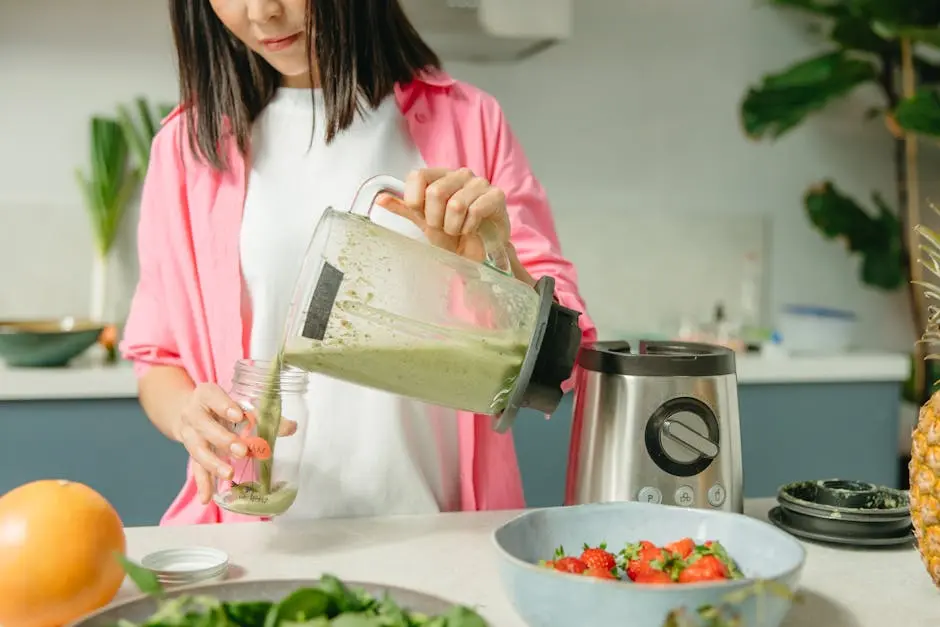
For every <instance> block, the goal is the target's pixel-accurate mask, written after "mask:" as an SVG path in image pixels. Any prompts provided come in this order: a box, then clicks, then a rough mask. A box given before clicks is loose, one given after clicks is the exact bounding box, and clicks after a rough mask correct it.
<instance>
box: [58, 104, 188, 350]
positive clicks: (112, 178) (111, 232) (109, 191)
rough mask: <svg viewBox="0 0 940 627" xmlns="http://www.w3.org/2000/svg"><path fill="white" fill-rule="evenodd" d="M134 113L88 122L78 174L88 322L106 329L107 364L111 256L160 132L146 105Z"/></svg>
mask: <svg viewBox="0 0 940 627" xmlns="http://www.w3.org/2000/svg"><path fill="white" fill-rule="evenodd" d="M135 109H136V115H134V114H132V113H131V111H130V109H129V108H128V107H127V106H124V105H121V106H119V107H118V108H117V114H116V115H115V116H114V117H110V116H104V115H95V116H93V117H92V118H91V120H90V121H89V135H90V137H89V139H90V155H89V164H88V166H87V169H78V170H77V171H76V180H77V181H78V185H79V188H80V189H81V192H82V197H83V200H84V205H85V208H86V210H87V211H88V216H89V219H90V221H91V228H92V235H93V238H94V257H93V265H92V281H91V310H90V318H91V319H92V320H93V321H95V322H99V323H101V324H104V325H108V326H107V328H106V331H105V333H104V334H103V335H102V343H103V344H104V345H105V348H106V349H107V350H108V356H109V359H111V360H113V359H114V358H115V357H116V354H115V344H116V341H117V332H116V327H115V326H114V325H115V323H117V322H118V320H115V319H114V313H113V312H110V311H108V305H109V302H110V297H111V295H110V293H109V283H110V281H109V277H110V270H111V264H112V252H113V250H114V243H115V241H116V239H117V237H118V233H119V232H120V227H121V223H122V221H123V219H124V216H125V214H126V213H127V209H128V206H129V205H130V203H131V202H132V201H133V200H134V198H135V197H136V194H137V191H138V189H139V187H140V183H141V181H142V180H143V176H144V173H145V172H146V170H147V163H148V161H149V158H150V144H151V142H152V141H153V137H154V135H156V132H157V130H158V125H157V123H156V122H155V119H159V118H156V116H155V115H154V113H153V110H152V108H151V106H150V105H149V104H148V102H147V100H146V99H144V98H137V99H136V100H135ZM159 109H160V111H159V112H158V115H159V114H160V113H162V114H164V115H165V113H166V112H168V111H169V109H170V107H168V106H162V107H160V108H159ZM161 117H162V116H161Z"/></svg>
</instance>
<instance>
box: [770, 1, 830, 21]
mask: <svg viewBox="0 0 940 627" xmlns="http://www.w3.org/2000/svg"><path fill="white" fill-rule="evenodd" d="M770 4H771V5H773V6H776V7H780V8H789V9H799V10H801V11H806V12H808V13H812V14H814V15H821V16H825V17H840V16H843V15H846V14H848V6H847V5H846V3H845V2H843V1H842V0H770Z"/></svg>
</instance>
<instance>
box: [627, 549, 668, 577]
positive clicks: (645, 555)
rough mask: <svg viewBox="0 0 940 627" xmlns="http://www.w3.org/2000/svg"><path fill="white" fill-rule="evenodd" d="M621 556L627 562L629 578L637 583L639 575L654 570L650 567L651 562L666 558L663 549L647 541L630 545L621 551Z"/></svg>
mask: <svg viewBox="0 0 940 627" xmlns="http://www.w3.org/2000/svg"><path fill="white" fill-rule="evenodd" d="M621 555H622V556H623V559H624V561H625V562H626V567H625V570H626V571H627V576H628V577H629V578H630V579H632V580H633V581H636V580H637V577H638V576H639V575H641V574H643V573H646V572H649V571H650V570H652V569H651V567H650V563H651V562H653V561H655V560H661V559H663V558H664V557H665V556H664V555H663V550H662V549H660V548H659V547H657V546H656V545H655V544H653V543H652V542H649V541H647V540H643V541H641V542H638V543H636V544H628V545H627V546H626V548H624V550H623V551H621Z"/></svg>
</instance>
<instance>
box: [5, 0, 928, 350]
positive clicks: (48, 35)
mask: <svg viewBox="0 0 940 627" xmlns="http://www.w3.org/2000/svg"><path fill="white" fill-rule="evenodd" d="M576 5H577V10H576V29H577V36H576V37H575V38H574V40H573V41H571V42H569V43H566V44H565V45H562V46H559V47H556V48H553V49H551V50H549V51H547V52H545V53H543V54H542V55H540V56H539V57H536V58H534V59H531V60H529V61H527V62H524V63H521V64H518V65H510V66H496V67H492V66H491V67H479V66H464V65H456V64H452V65H449V68H448V69H450V71H451V72H452V73H454V74H455V75H456V76H458V77H459V78H463V79H465V80H469V81H471V82H474V83H476V84H477V85H479V86H480V87H482V88H484V89H486V90H488V91H490V92H492V93H493V94H495V95H496V96H497V97H498V98H499V99H500V101H501V102H502V104H503V106H504V108H505V110H506V112H507V115H508V116H509V119H510V121H511V122H512V124H513V126H514V128H515V130H516V132H517V134H518V135H519V137H520V139H521V140H522V142H523V145H524V146H525V148H526V150H527V152H528V154H529V157H530V159H531V161H532V163H533V165H534V168H535V171H536V173H537V175H538V176H539V177H540V178H541V180H542V182H543V183H544V185H545V186H546V188H547V190H548V192H549V194H550V196H551V198H552V200H553V204H554V207H555V211H556V216H557V222H558V227H559V232H560V234H561V237H562V240H563V244H564V246H565V249H566V252H567V253H568V254H569V255H570V256H571V257H572V258H573V259H574V260H575V261H576V262H578V263H579V265H582V266H583V265H590V266H591V267H596V264H597V263H598V262H597V260H598V259H599V257H598V248H599V246H598V244H597V240H594V239H592V238H591V237H590V236H589V235H586V234H585V229H584V228H583V227H579V226H578V225H579V224H580V225H583V224H584V223H595V224H596V228H597V230H598V232H599V233H607V234H610V233H619V234H622V237H623V240H624V241H625V242H627V244H626V245H623V246H619V247H613V246H611V247H609V248H608V249H607V250H603V251H601V253H602V254H603V255H609V259H610V264H611V267H612V268H614V269H616V268H617V267H624V266H631V267H637V266H639V267H644V266H643V264H649V259H648V257H646V256H644V255H646V254H647V253H642V254H637V255H636V257H631V253H632V249H631V246H630V245H629V241H630V239H631V238H634V239H636V238H644V237H646V234H645V233H642V232H640V233H637V232H635V231H636V230H637V229H633V230H631V228H630V226H631V224H634V225H637V224H641V223H642V222H641V221H636V220H635V218H637V216H644V215H645V216H649V215H655V214H663V215H675V216H677V220H679V222H677V225H681V224H682V223H683V219H682V218H681V216H682V215H683V214H686V215H691V216H692V217H694V219H695V220H697V221H698V222H702V221H708V220H709V216H711V215H714V216H716V218H715V219H716V220H718V219H719V217H721V216H725V218H726V217H727V215H728V214H744V215H748V216H750V217H751V219H759V218H761V217H769V218H770V220H771V221H772V225H773V234H772V238H771V242H770V247H769V249H768V250H767V251H766V252H768V253H769V255H770V257H769V267H768V270H769V276H770V278H771V279H772V284H771V286H770V293H769V304H770V306H771V308H776V307H778V306H779V305H781V304H782V303H787V302H813V303H818V304H823V305H833V306H841V307H850V308H854V309H856V310H857V311H858V312H859V313H860V315H861V316H862V325H861V326H862V328H861V331H862V336H863V338H864V342H863V343H864V344H865V345H867V346H871V347H894V348H907V347H908V346H909V343H910V340H911V338H912V337H913V336H912V333H911V331H910V330H909V329H908V323H907V316H906V313H905V302H904V298H903V297H902V296H901V295H900V294H897V295H894V296H885V295H883V294H881V293H879V292H877V291H873V290H868V289H866V288H863V287H862V286H860V285H859V282H858V280H857V279H856V270H855V263H854V262H853V261H851V260H849V258H848V257H847V256H846V255H845V253H844V251H843V250H842V249H841V248H840V247H839V246H838V245H837V244H834V243H828V242H824V241H823V240H822V238H821V237H820V236H819V235H818V234H817V233H816V232H814V231H813V230H812V229H811V227H810V226H809V224H808V221H807V220H806V218H805V217H804V215H803V212H802V208H801V204H800V198H801V194H802V192H803V191H804V189H805V188H806V187H807V186H808V185H809V184H811V183H812V182H814V181H816V180H818V179H821V178H823V177H832V178H833V179H835V181H836V182H837V183H838V184H839V185H840V186H841V187H842V188H844V189H846V190H848V191H849V192H850V193H853V194H855V195H856V196H858V197H859V198H862V199H865V198H867V197H868V195H869V193H870V191H871V190H872V189H881V190H882V191H884V192H885V195H886V197H887V198H889V199H892V198H893V194H892V193H891V182H892V179H891V162H890V146H889V139H888V137H887V135H886V133H885V132H884V131H883V130H882V129H881V128H880V126H879V125H878V124H877V123H872V124H869V125H868V127H867V129H865V127H864V125H863V123H862V122H861V121H860V118H861V114H862V112H863V111H864V110H865V108H866V102H865V100H866V98H865V96H864V95H861V96H860V97H857V98H855V99H853V101H852V102H851V103H847V104H845V105H840V106H838V107H834V108H832V109H830V110H829V111H827V112H826V113H825V114H824V115H823V116H821V117H820V118H818V119H816V120H814V121H813V122H811V123H809V124H807V125H806V126H805V127H803V128H801V129H800V130H798V131H797V132H795V133H793V135H792V136H790V137H788V138H787V139H785V140H784V141H782V142H780V143H779V144H777V145H755V144H752V143H750V142H748V141H747V140H745V139H744V138H743V136H742V134H741V132H740V129H739V126H738V121H737V117H736V111H737V104H738V102H739V100H740V98H741V95H742V94H743V92H744V89H745V87H746V85H747V84H749V83H752V82H754V81H755V80H757V79H758V78H759V77H760V76H761V74H763V73H765V72H767V71H772V70H776V69H778V68H780V67H783V66H784V65H785V64H787V63H789V62H791V61H792V60H794V59H796V58H798V57H800V56H803V55H806V54H809V53H811V52H812V51H813V50H814V45H815V44H814V42H813V41H812V39H811V38H810V36H808V35H807V34H806V33H805V30H804V29H803V27H802V26H801V25H799V24H798V23H797V22H795V21H793V20H792V19H787V18H785V17H784V16H782V15H781V14H779V13H776V12H774V11H772V10H770V9H758V8H754V4H753V3H751V2H749V1H748V0H711V1H710V2H705V1H704V0H699V1H696V2H679V1H678V0H669V1H666V0H630V1H629V2H627V1H615V0H577V1H576ZM165 10H166V9H165V3H163V2H141V3H134V2H126V1H125V0H80V1H79V2H67V1H65V0H32V1H31V2H28V3H27V2H14V1H13V0H0V86H2V87H0V91H2V98H0V103H2V104H0V107H2V111H3V113H4V115H2V116H0V146H2V148H3V150H0V318H3V317H7V318H9V317H17V316H45V315H67V314H70V313H79V314H82V313H84V312H85V311H87V302H88V291H89V290H88V288H89V286H88V283H89V281H88V278H87V277H88V276H89V273H90V270H89V268H90V262H89V259H90V256H91V252H90V237H89V235H88V227H87V220H86V218H85V215H84V213H83V208H82V206H81V203H80V200H79V197H78V192H77V187H76V185H75V183H74V178H73V170H74V168H75V167H76V166H77V165H84V162H85V158H86V151H87V142H86V134H87V118H88V116H89V115H90V114H91V113H93V112H95V111H102V112H107V111H112V110H113V107H114V105H115V104H116V103H117V102H120V101H127V100H130V99H131V98H133V97H134V96H135V95H137V94H139V93H142V94H146V95H148V96H150V97H151V98H152V99H154V100H164V99H165V100H172V99H174V98H175V94H176V89H175V69H174V67H173V60H172V54H171V50H170V41H169V33H168V28H167V25H166V18H165ZM863 129H864V130H863ZM937 171H938V172H940V170H937ZM925 174H930V172H929V171H926V172H925ZM931 178H934V179H936V177H931ZM692 217H690V219H689V222H688V224H692ZM722 219H724V218H722ZM128 227H129V228H128V229H127V230H128V231H129V232H132V231H133V224H131V223H129V224H128ZM686 230H692V229H690V228H687V229H686ZM589 232H590V231H588V233H589ZM693 235H695V233H691V234H689V233H687V234H686V236H687V237H691V236H693ZM715 237H716V240H717V239H718V238H717V236H715ZM664 240H665V238H664ZM130 241H131V240H130V239H128V242H130ZM727 245H728V242H727V241H724V242H722V241H715V243H714V249H715V250H716V251H720V250H722V248H725V247H727ZM125 248H126V246H125ZM664 249H665V245H664ZM701 250H702V249H700V250H699V252H697V253H695V254H696V255H698V256H702V255H704V254H707V253H703V252H701ZM704 250H706V251H707V250H708V249H707V248H705V249H704ZM129 254H130V253H129V252H128V251H126V250H125V251H124V253H123V255H125V257H126V256H127V255H129ZM690 263H691V264H694V263H695V259H692V260H688V259H686V260H684V261H683V262H682V264H679V266H678V267H677V268H673V270H678V271H680V272H681V268H682V265H683V264H686V265H688V264H690ZM592 264H593V265H592ZM133 272H134V271H133V265H130V266H127V267H126V268H125V270H124V272H123V277H122V278H121V281H123V283H124V284H125V286H126V288H125V289H129V287H130V286H131V285H132V283H133ZM650 272H651V273H653V276H659V275H656V274H655V268H652V267H651V268H650ZM634 274H635V273H634ZM605 278H606V277H600V276H594V275H593V273H592V277H591V279H590V281H591V283H592V289H591V292H592V301H596V302H597V304H596V305H595V304H594V303H593V302H592V303H591V306H592V308H593V307H595V306H596V308H597V309H598V310H599V311H600V310H604V309H605V307H607V308H606V310H605V311H604V313H603V314H602V315H604V316H606V317H607V318H608V319H610V317H611V316H612V315H613V313H612V312H615V311H620V308H624V309H626V311H624V312H623V314H620V315H622V316H623V317H624V318H636V319H637V320H640V321H641V322H642V323H643V324H647V323H649V322H651V321H652V319H653V318H654V317H655V316H654V315H653V314H654V313H655V314H656V315H659V312H658V311H656V310H655V308H652V309H651V308H650V307H651V306H650V305H649V302H650V301H652V300H655V294H654V293H653V292H654V291H655V290H654V289H653V287H651V285H649V284H647V285H644V286H637V285H633V284H630V283H629V282H628V281H627V282H624V281H617V280H616V273H615V272H614V273H613V274H612V275H611V278H610V281H611V283H610V285H609V290H607V291H608V292H609V293H610V295H614V294H615V295H616V298H613V299H612V300H610V301H609V302H606V301H605V302H606V304H605V302H600V301H602V300H604V299H605V298H606V297H607V296H608V295H605V290H604V285H605V284H604V279H605ZM720 278H721V277H716V280H718V279H720ZM585 280H586V281H587V280H588V279H587V278H586V279H585ZM655 285H660V280H657V281H654V282H653V286H655ZM663 289H669V290H673V291H676V290H678V291H679V292H678V293H680V294H683V293H684V292H683V291H682V290H686V289H691V288H690V287H689V286H683V284H682V282H681V281H673V282H670V283H669V284H668V285H664V287H663ZM700 292H701V290H699V291H698V292H696V294H700ZM633 294H636V298H633V297H632V295H633ZM614 305H616V308H615V307H614ZM710 306H711V302H704V301H703V302H695V303H691V304H690V307H689V309H690V311H694V312H696V313H704V312H706V311H707V309H708V307H710ZM651 312H653V313H651ZM625 326H631V325H629V324H626V323H625ZM632 326H636V325H632Z"/></svg>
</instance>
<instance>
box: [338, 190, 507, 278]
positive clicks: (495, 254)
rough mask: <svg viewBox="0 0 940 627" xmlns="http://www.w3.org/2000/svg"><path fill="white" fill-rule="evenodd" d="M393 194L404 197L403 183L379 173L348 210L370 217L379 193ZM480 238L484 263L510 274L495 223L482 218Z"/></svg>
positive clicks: (504, 250) (359, 192)
mask: <svg viewBox="0 0 940 627" xmlns="http://www.w3.org/2000/svg"><path fill="white" fill-rule="evenodd" d="M383 193H386V194H394V195H395V196H398V197H399V198H402V199H404V197H405V184H404V182H402V181H401V180H399V179H397V178H395V177H394V176H389V175H387V174H380V175H378V176H373V177H372V178H370V179H368V180H366V181H365V182H364V183H363V184H362V185H361V186H359V190H358V191H357V192H356V196H355V198H353V201H352V205H351V206H350V208H349V212H350V213H352V214H354V215H358V216H362V217H365V218H371V217H372V206H373V205H374V204H375V199H376V198H377V197H378V195H379V194H383ZM478 234H479V236H480V239H481V240H482V242H483V250H484V252H485V254H486V260H485V261H484V262H483V263H484V264H485V265H487V266H489V267H490V268H493V269H494V270H497V271H499V272H502V273H503V274H506V275H509V276H512V268H511V266H510V265H509V255H508V254H507V253H506V247H505V246H503V244H502V242H501V241H500V237H499V233H498V231H497V230H496V224H495V223H493V222H492V221H489V220H484V221H483V222H482V223H481V224H480V230H479V233H478Z"/></svg>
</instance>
